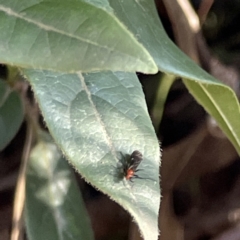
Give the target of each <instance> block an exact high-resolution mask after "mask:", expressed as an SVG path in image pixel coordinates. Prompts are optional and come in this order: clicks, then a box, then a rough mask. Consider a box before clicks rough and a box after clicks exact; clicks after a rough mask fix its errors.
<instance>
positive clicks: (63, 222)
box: [25, 134, 94, 240]
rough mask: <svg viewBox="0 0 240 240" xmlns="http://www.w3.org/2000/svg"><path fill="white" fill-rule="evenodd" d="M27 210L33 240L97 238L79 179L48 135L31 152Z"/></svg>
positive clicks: (84, 239)
mask: <svg viewBox="0 0 240 240" xmlns="http://www.w3.org/2000/svg"><path fill="white" fill-rule="evenodd" d="M25 213H26V214H25V218H26V223H27V233H28V239H29V240H43V239H46V240H47V239H49V240H50V239H54V240H73V239H83V240H92V239H94V238H93V232H92V230H91V226H90V220H89V218H88V215H87V211H86V209H85V206H84V202H83V200H82V198H81V195H80V192H79V188H78V186H77V182H76V179H75V177H74V175H73V173H72V171H71V170H70V168H69V165H68V164H67V162H66V161H65V160H64V159H63V158H62V156H61V153H60V152H59V150H58V149H57V147H56V145H55V144H54V143H53V142H52V141H51V139H50V137H49V136H48V135H46V134H41V135H40V136H39V139H38V143H37V145H36V146H35V147H34V148H33V150H32V152H31V155H30V161H29V167H28V171H27V186H26V206H25Z"/></svg>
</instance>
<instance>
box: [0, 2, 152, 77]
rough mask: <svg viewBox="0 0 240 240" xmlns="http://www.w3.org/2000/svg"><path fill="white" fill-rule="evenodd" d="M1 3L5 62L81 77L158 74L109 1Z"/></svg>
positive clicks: (0, 56)
mask: <svg viewBox="0 0 240 240" xmlns="http://www.w3.org/2000/svg"><path fill="white" fill-rule="evenodd" d="M88 2H90V1H81V0H68V1H66V0H42V1H36V0H21V1H19V0H9V1H5V0H0V22H1V26H0V62H2V63H7V64H13V65H16V66H22V67H32V68H41V69H51V70H56V71H65V72H75V71H93V70H114V71H116V70H122V71H131V72H135V71H140V72H146V73H154V72H157V67H156V64H155V63H154V61H153V59H152V57H151V56H150V55H149V53H148V52H147V51H146V50H145V48H144V47H143V46H142V45H141V44H140V43H139V42H138V41H137V40H136V39H135V38H134V36H133V34H132V33H131V32H129V31H128V30H127V28H126V27H125V26H124V25H122V24H121V23H120V22H119V21H118V19H117V18H116V17H115V16H114V15H113V14H112V13H111V11H110V7H109V5H108V4H107V3H106V1H103V3H100V2H99V1H91V4H90V3H88Z"/></svg>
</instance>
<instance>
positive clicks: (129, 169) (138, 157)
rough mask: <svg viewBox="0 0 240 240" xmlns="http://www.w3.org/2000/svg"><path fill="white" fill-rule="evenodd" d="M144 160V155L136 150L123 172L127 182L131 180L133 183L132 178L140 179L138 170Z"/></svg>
mask: <svg viewBox="0 0 240 240" xmlns="http://www.w3.org/2000/svg"><path fill="white" fill-rule="evenodd" d="M142 160H143V155H142V153H141V152H139V151H138V150H135V151H134V152H133V153H132V154H131V156H130V159H129V160H128V162H127V164H126V165H125V166H124V169H123V172H124V177H125V178H126V180H129V181H131V182H132V178H134V177H135V178H140V177H139V176H138V175H137V174H136V172H138V171H139V170H138V169H137V168H138V166H139V164H140V163H141V161H142Z"/></svg>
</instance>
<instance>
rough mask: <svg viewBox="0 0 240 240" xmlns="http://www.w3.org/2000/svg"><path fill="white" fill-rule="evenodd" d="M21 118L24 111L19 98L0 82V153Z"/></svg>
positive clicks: (17, 128)
mask: <svg viewBox="0 0 240 240" xmlns="http://www.w3.org/2000/svg"><path fill="white" fill-rule="evenodd" d="M23 116H24V109H23V105H22V101H21V98H20V96H19V95H18V93H17V92H14V91H11V89H10V88H9V87H8V86H7V84H5V83H4V82H3V81H2V80H0V136H1V137H0V151H1V150H3V149H4V148H5V147H6V146H7V145H8V144H9V142H10V141H11V140H12V139H13V138H14V136H15V135H16V133H17V132H18V130H19V128H20V126H21V123H22V121H23Z"/></svg>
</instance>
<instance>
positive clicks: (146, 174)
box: [24, 70, 160, 240]
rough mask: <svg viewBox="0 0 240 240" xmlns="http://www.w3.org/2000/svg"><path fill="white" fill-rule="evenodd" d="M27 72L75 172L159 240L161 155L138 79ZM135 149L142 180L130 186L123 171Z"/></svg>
mask: <svg viewBox="0 0 240 240" xmlns="http://www.w3.org/2000/svg"><path fill="white" fill-rule="evenodd" d="M24 73H25V75H26V77H27V79H28V80H29V81H30V83H31V85H32V87H33V90H34V93H35V96H36V98H37V100H38V102H39V104H40V108H41V110H42V112H43V116H44V118H45V121H46V123H47V126H48V128H49V130H50V132H51V134H52V136H53V137H54V139H55V141H56V143H57V144H58V145H59V147H60V148H61V149H62V151H63V152H64V154H65V155H66V157H67V159H68V160H69V161H70V163H71V164H72V165H73V166H74V168H75V169H76V170H77V171H78V172H80V173H81V175H82V176H83V177H84V178H85V179H86V181H88V182H90V183H91V184H93V185H94V186H96V187H97V188H98V189H100V190H101V191H103V192H104V193H107V194H108V195H109V196H110V197H111V198H112V199H113V200H115V201H116V202H118V203H120V204H121V205H122V206H123V207H124V208H125V209H127V210H128V211H129V212H130V213H131V214H132V216H133V217H134V218H135V220H136V222H137V223H138V225H139V227H140V229H141V232H142V234H143V236H144V239H146V240H154V239H157V236H158V209H159V202H160V190H159V179H158V177H159V163H160V150H159V144H158V140H157V138H156V135H155V132H154V129H153V127H152V124H151V121H150V118H149V115H148V111H147V108H146V104H145V100H144V95H143V92H142V88H141V85H140V84H139V81H138V79H137V77H136V75H135V74H132V73H122V72H117V73H112V72H98V73H91V74H85V75H82V74H80V73H77V74H59V73H54V72H47V71H34V70H24ZM134 150H139V151H140V152H142V154H143V161H142V162H141V164H140V166H139V169H141V170H142V171H139V177H140V178H141V179H140V178H139V179H137V178H136V179H134V182H133V183H131V182H130V181H128V180H126V179H125V178H124V175H123V166H124V165H125V164H126V161H127V157H129V155H130V154H131V153H132V152H133V151H134ZM142 178H143V179H142Z"/></svg>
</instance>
